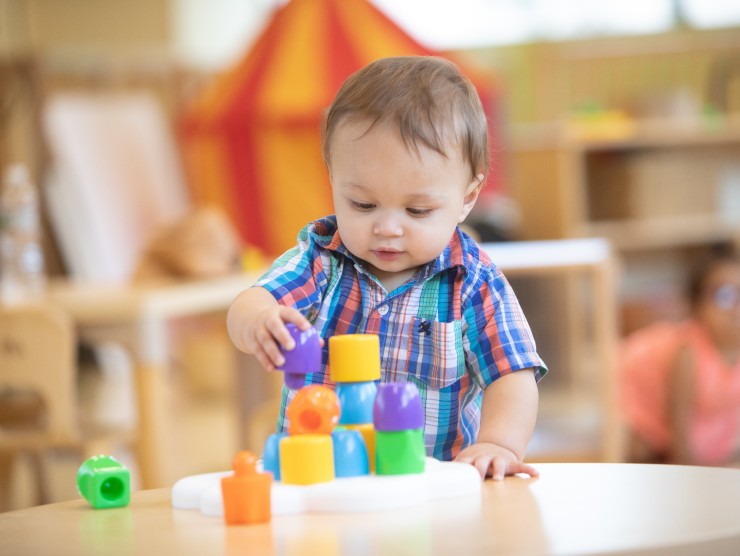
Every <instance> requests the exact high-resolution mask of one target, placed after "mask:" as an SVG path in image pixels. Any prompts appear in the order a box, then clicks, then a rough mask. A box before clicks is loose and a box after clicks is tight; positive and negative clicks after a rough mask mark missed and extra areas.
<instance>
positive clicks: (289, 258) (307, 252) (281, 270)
mask: <svg viewBox="0 0 740 556" xmlns="http://www.w3.org/2000/svg"><path fill="white" fill-rule="evenodd" d="M321 252H322V249H321V248H320V247H319V246H318V245H317V244H316V241H315V240H314V237H313V235H312V234H311V233H310V230H309V229H308V227H306V228H303V229H302V230H301V232H300V233H299V234H298V243H297V245H296V246H295V247H293V248H292V249H290V250H288V251H286V252H285V253H283V254H282V255H281V256H280V257H278V258H277V259H276V260H275V262H274V263H273V264H272V266H271V267H270V269H269V270H268V271H267V272H266V273H265V274H264V275H263V276H262V277H261V278H260V279H259V280H257V282H256V283H255V284H254V285H255V286H260V287H262V288H264V289H266V290H267V291H268V292H270V293H271V294H272V296H273V297H274V298H275V300H276V301H277V302H278V303H280V304H281V305H286V306H290V307H295V308H296V309H298V310H299V311H300V312H301V313H302V314H303V315H304V316H306V318H307V319H308V320H309V321H310V322H313V321H314V320H315V318H316V315H317V314H318V310H319V308H320V305H321V300H322V297H323V292H324V290H325V289H326V284H327V282H328V279H327V276H326V272H325V269H326V268H327V267H328V266H329V265H325V264H324V260H323V258H322V254H321Z"/></svg>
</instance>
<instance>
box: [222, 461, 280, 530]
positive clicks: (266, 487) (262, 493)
mask: <svg viewBox="0 0 740 556" xmlns="http://www.w3.org/2000/svg"><path fill="white" fill-rule="evenodd" d="M232 466H233V468H234V474H233V475H232V476H230V477H223V478H222V479H221V497H222V500H223V508H224V520H225V521H226V523H227V524H228V525H235V524H239V523H264V522H267V521H270V518H271V516H272V509H271V505H270V497H271V489H272V475H270V474H269V473H258V472H257V457H256V456H255V455H254V454H252V453H251V452H247V451H241V452H238V453H237V454H236V456H235V457H234V462H233V464H232Z"/></svg>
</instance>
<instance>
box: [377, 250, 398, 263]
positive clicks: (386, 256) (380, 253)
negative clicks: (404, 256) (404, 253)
mask: <svg viewBox="0 0 740 556" xmlns="http://www.w3.org/2000/svg"><path fill="white" fill-rule="evenodd" d="M374 253H375V256H376V257H378V258H379V259H380V260H381V261H394V260H396V259H397V258H398V257H399V256H400V254H401V252H400V251H390V250H387V249H376V250H375V251H374Z"/></svg>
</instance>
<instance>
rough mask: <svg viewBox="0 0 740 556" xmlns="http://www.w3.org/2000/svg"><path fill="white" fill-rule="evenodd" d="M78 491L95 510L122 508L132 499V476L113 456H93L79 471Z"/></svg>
mask: <svg viewBox="0 0 740 556" xmlns="http://www.w3.org/2000/svg"><path fill="white" fill-rule="evenodd" d="M77 490H78V491H79V493H80V494H81V495H82V497H83V498H84V499H85V500H87V501H88V502H90V505H91V506H92V507H93V508H97V509H103V508H120V507H121V506H127V505H128V503H129V500H130V499H131V474H130V473H129V470H128V469H127V468H126V466H125V465H123V464H122V463H120V462H119V461H118V460H116V459H115V458H112V457H111V456H103V455H101V456H93V457H91V458H89V459H88V460H87V461H85V463H83V464H82V465H80V468H79V469H78V470H77Z"/></svg>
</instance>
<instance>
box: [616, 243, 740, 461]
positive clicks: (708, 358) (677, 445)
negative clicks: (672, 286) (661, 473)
mask: <svg viewBox="0 0 740 556" xmlns="http://www.w3.org/2000/svg"><path fill="white" fill-rule="evenodd" d="M688 295H689V301H690V303H691V313H690V315H689V316H688V317H687V318H686V319H685V320H684V321H681V322H658V323H655V324H652V325H649V326H647V327H645V328H643V329H641V330H638V331H637V332H634V333H633V334H631V335H630V336H629V337H627V338H626V340H625V341H624V344H623V349H622V351H621V354H620V372H621V376H620V378H621V391H620V395H621V400H620V402H621V409H622V415H623V418H624V421H625V424H626V426H627V428H628V430H629V437H630V438H629V443H628V446H629V452H630V453H629V456H628V457H629V459H630V460H631V461H638V462H666V463H684V464H695V465H723V464H727V463H729V462H731V461H732V460H733V459H735V458H736V457H737V454H738V440H740V257H738V255H737V254H736V253H728V252H724V253H719V254H717V255H716V256H715V257H713V258H712V259H711V260H710V261H709V262H706V263H705V264H702V265H700V267H699V268H698V271H697V272H696V273H695V276H694V277H693V279H692V280H691V283H690V287H689V292H688Z"/></svg>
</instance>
